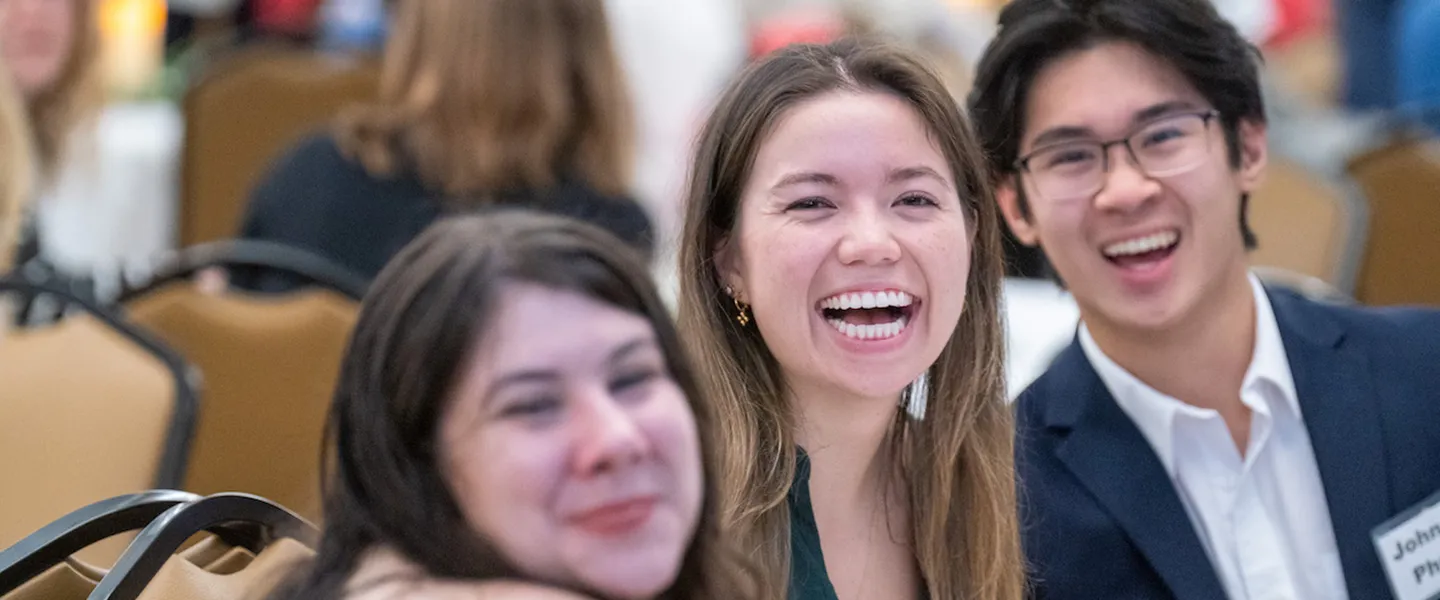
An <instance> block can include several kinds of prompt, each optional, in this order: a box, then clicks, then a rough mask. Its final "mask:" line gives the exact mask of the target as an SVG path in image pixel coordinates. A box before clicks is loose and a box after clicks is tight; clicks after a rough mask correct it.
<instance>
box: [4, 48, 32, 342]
mask: <svg viewBox="0 0 1440 600" xmlns="http://www.w3.org/2000/svg"><path fill="white" fill-rule="evenodd" d="M30 154H31V149H30V136H29V131H28V129H27V128H26V125H25V112H24V107H23V103H22V102H21V100H20V97H19V96H18V95H16V93H15V90H14V87H13V86H12V85H11V84H10V79H9V77H8V76H7V75H6V73H5V71H4V69H3V68H0V272H7V273H8V272H9V271H10V270H11V269H12V268H14V266H15V265H14V261H15V246H16V239H17V238H18V237H19V235H20V221H21V218H22V215H23V214H24V207H25V203H26V201H27V200H28V199H29V195H30V182H31V179H32V177H33V174H32V170H33V169H34V165H33V162H32V157H31V155H30ZM0 322H3V321H0Z"/></svg>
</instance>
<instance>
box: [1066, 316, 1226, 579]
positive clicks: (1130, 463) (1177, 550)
mask: <svg viewBox="0 0 1440 600" xmlns="http://www.w3.org/2000/svg"><path fill="white" fill-rule="evenodd" d="M1054 368H1056V369H1057V370H1058V372H1057V373H1056V374H1057V375H1062V376H1060V377H1055V378H1052V380H1051V387H1050V389H1049V390H1047V397H1048V398H1049V402H1050V406H1049V410H1047V414H1046V420H1047V426H1049V427H1052V428H1059V429H1068V430H1069V435H1068V436H1066V438H1065V440H1064V441H1063V442H1062V443H1061V444H1060V446H1059V447H1058V448H1057V450H1056V454H1057V455H1058V457H1059V459H1060V460H1061V461H1062V462H1063V463H1064V464H1065V466H1066V467H1067V468H1069V469H1070V472H1071V473H1073V474H1074V475H1075V477H1076V478H1077V479H1079V480H1080V482H1081V483H1082V484H1083V485H1084V486H1085V488H1086V489H1088V490H1089V491H1090V493H1091V494H1093V495H1094V496H1095V498H1096V499H1097V500H1098V501H1099V502H1100V504H1101V505H1102V506H1103V507H1104V508H1105V510H1106V511H1107V512H1108V513H1109V514H1110V516H1111V517H1112V518H1113V519H1114V520H1115V522H1116V523H1118V524H1119V525H1120V527H1121V529H1123V530H1124V531H1125V533H1126V535H1127V536H1129V538H1130V539H1131V541H1133V542H1134V544H1135V547H1136V548H1138V549H1139V550H1140V553H1141V554H1143V555H1144V556H1145V558H1146V560H1148V561H1149V563H1150V566H1151V567H1152V568H1154V569H1155V571H1156V572H1157V573H1159V574H1160V578H1161V579H1163V580H1164V581H1165V584H1166V585H1167V586H1169V588H1170V591H1171V593H1172V594H1174V596H1175V598H1177V599H1179V600H1187V599H1194V600H1201V599H1213V598H1224V597H1225V592H1224V590H1223V588H1222V587H1221V585H1220V580H1219V578H1218V577H1217V576H1216V575H1215V569H1214V568H1213V567H1212V566H1211V563H1210V559H1209V556H1208V555H1207V554H1206V553H1205V550H1204V548H1203V547H1202V546H1201V544H1200V539H1199V537H1198V536H1197V535H1196V533H1195V528H1194V525H1193V524H1192V523H1191V522H1190V517H1189V515H1187V514H1186V512H1185V507H1184V505H1183V504H1181V503H1180V497H1179V496H1178V495H1177V494H1176V492H1175V488H1174V485H1173V484H1172V483H1171V481H1170V476H1169V475H1168V474H1167V473H1166V472H1165V467H1164V466H1163V465H1161V464H1160V459H1159V458H1157V457H1156V456H1155V452H1154V450H1153V449H1151V447H1150V444H1149V443H1148V442H1146V441H1145V437H1144V435H1143V434H1141V433H1140V430H1139V429H1138V428H1137V427H1136V426H1135V424H1134V423H1133V422H1132V421H1131V420H1130V418H1129V416H1128V415H1126V414H1125V412H1124V411H1123V410H1121V409H1120V406H1119V405H1118V404H1116V403H1115V399H1114V398H1113V397H1112V396H1111V395H1110V391H1109V390H1108V389H1107V388H1106V387H1105V384H1104V382H1102V381H1101V380H1100V377H1099V375H1097V374H1096V373H1095V369H1094V368H1093V367H1092V366H1091V365H1090V361H1089V360H1088V359H1086V358H1085V354H1084V351H1082V350H1081V349H1080V345H1079V344H1078V343H1074V344H1071V345H1070V347H1069V348H1067V349H1066V350H1065V352H1064V353H1063V354H1062V355H1061V356H1060V358H1059V359H1058V360H1057V361H1056V363H1055V367H1054Z"/></svg>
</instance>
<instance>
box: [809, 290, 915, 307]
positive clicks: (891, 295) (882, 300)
mask: <svg viewBox="0 0 1440 600" xmlns="http://www.w3.org/2000/svg"><path fill="white" fill-rule="evenodd" d="M913 302H914V299H913V298H912V297H911V296H910V294H907V293H905V292H895V291H878V292H851V293H848V294H837V295H835V296H831V297H829V298H826V299H825V300H823V301H821V302H820V306H821V307H822V308H828V309H830V310H854V309H857V308H888V307H891V306H896V307H899V306H910V305H911V304H912V303H913Z"/></svg>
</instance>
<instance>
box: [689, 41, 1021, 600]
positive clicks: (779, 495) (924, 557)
mask: <svg viewBox="0 0 1440 600" xmlns="http://www.w3.org/2000/svg"><path fill="white" fill-rule="evenodd" d="M834 91H856V92H879V93H886V94H892V95H894V96H896V97H898V98H901V99H902V100H904V101H905V102H906V103H907V104H909V105H910V107H911V108H912V109H914V111H915V113H916V114H917V115H919V116H920V117H921V118H922V120H923V121H924V122H925V123H926V125H927V126H928V128H929V130H930V135H931V136H932V140H933V141H934V143H935V144H936V145H937V146H938V147H939V148H940V150H941V151H942V153H943V155H944V157H945V159H946V161H947V162H948V164H949V166H950V169H951V171H952V175H953V177H954V179H955V181H956V184H957V189H958V190H959V195H960V199H961V202H962V204H963V205H964V209H965V212H966V216H967V221H968V222H969V223H970V226H971V228H972V229H973V231H972V240H973V242H972V252H971V260H970V273H969V289H968V290H967V292H966V296H965V306H964V312H963V313H962V315H961V317H960V321H959V324H958V325H957V326H956V328H955V332H954V334H953V335H952V336H951V339H950V342H949V343H948V344H947V345H946V346H945V348H944V350H943V351H942V352H941V354H940V357H939V359H938V360H937V362H936V364H935V366H934V368H933V374H934V375H933V383H932V386H931V395H930V402H929V411H928V415H927V416H926V417H925V419H924V420H922V421H912V420H909V419H908V418H906V417H904V416H903V413H902V412H901V411H897V416H896V419H895V422H894V424H893V426H892V431H891V436H890V438H891V439H892V440H893V441H894V443H895V444H896V448H897V449H898V451H897V452H895V453H894V456H895V460H896V463H897V464H896V465H895V468H896V470H897V471H896V472H899V473H902V474H903V485H904V488H905V494H906V496H907V501H908V502H909V513H910V515H911V528H912V531H911V532H910V535H909V538H910V539H912V540H914V541H913V543H914V553H915V557H916V561H917V563H918V567H919V571H920V573H921V575H922V576H923V578H924V581H925V587H926V589H927V590H928V592H929V597H930V598H934V599H936V600H942V599H943V600H955V599H977V600H1018V599H1019V598H1021V596H1022V593H1023V587H1024V576H1023V573H1024V567H1023V559H1022V557H1021V553H1020V542H1019V533H1018V526H1017V515H1016V498H1015V496H1016V490H1015V474H1014V456H1013V446H1014V440H1013V435H1014V432H1013V429H1012V418H1011V414H1010V409H1009V407H1008V405H1007V403H1006V400H1005V383H1004V375H1003V371H1002V363H1001V361H1002V356H1003V354H1004V347H1003V337H1002V331H1001V322H1000V314H999V302H1000V294H1001V277H1002V264H1001V246H1000V236H999V232H1000V229H999V228H1000V225H999V222H998V220H997V216H996V208H995V205H994V201H993V198H992V193H991V190H990V187H989V185H988V183H987V180H986V177H985V172H984V170H983V167H982V165H983V164H984V163H983V162H982V160H981V156H980V150H979V146H978V145H977V143H976V141H975V139H974V136H973V134H972V133H971V131H970V128H969V126H968V124H967V123H966V121H965V120H964V117H963V116H962V114H961V112H960V109H959V106H958V104H957V102H956V100H955V99H954V98H953V97H952V96H951V95H950V94H948V93H947V92H946V89H945V87H944V85H943V84H942V83H941V81H940V79H939V78H938V77H937V76H936V75H935V74H934V72H933V71H932V70H931V69H929V68H927V67H926V66H925V65H924V64H922V62H921V61H920V60H918V59H917V58H915V57H914V56H912V55H910V54H908V53H905V52H903V51H900V50H897V49H893V48H889V47H885V46H880V45H872V44H866V43H861V42H856V41H850V40H846V41H840V42H836V43H834V44H830V45H824V46H814V45H812V46H792V47H790V48H788V49H786V50H782V51H780V52H778V53H776V54H774V55H772V56H770V57H769V58H767V59H765V60H763V61H761V62H759V63H757V64H755V65H752V66H751V67H750V68H749V69H748V70H747V71H745V72H744V73H743V74H742V75H741V76H740V77H739V79H738V80H737V81H736V82H735V83H733V84H732V85H731V87H730V88H729V89H728V90H727V91H726V92H725V94H724V95H723V97H722V98H721V100H720V102H719V104H718V106H717V108H716V109H715V111H714V113H713V114H712V115H711V117H710V119H709V121H708V122H707V123H706V125H705V128H704V131H703V133H702V134H701V137H700V140H699V144H698V148H697V150H696V155H695V160H694V163H693V165H692V170H691V179H690V187H689V192H688V196H687V198H686V202H687V204H686V208H685V225H684V230H683V234H682V235H683V237H682V243H681V254H680V273H679V277H680V297H679V326H680V330H681V333H682V335H683V339H684V340H685V341H686V343H687V344H688V347H689V349H690V352H691V355H692V356H693V357H694V358H695V359H696V372H697V374H698V375H699V379H700V383H701V385H702V386H703V389H704V393H705V397H706V398H708V399H709V400H710V401H711V402H713V403H714V410H713V412H714V413H715V416H716V420H715V427H716V428H717V429H716V430H715V439H716V441H717V442H719V448H720V450H721V451H722V452H723V453H724V456H723V459H722V461H721V468H722V470H721V490H722V491H723V493H724V494H725V498H724V500H725V501H724V504H723V506H724V509H725V511H726V515H727V522H728V524H729V526H730V527H732V534H733V535H735V536H736V538H737V540H738V541H739V542H740V543H741V544H742V550H744V551H746V552H747V553H749V554H750V556H751V557H752V558H753V559H755V560H756V562H757V563H759V565H760V567H761V569H762V571H763V573H764V580H765V582H766V583H767V584H768V585H769V586H770V587H771V588H772V589H775V590H784V589H786V587H787V586H786V582H787V581H788V579H787V578H788V574H789V563H790V523H789V513H788V509H787V506H786V495H787V493H788V492H789V490H790V487H791V484H792V481H793V479H794V474H795V466H796V462H795V461H796V442H795V435H794V427H795V414H794V408H793V407H792V406H790V405H789V403H788V401H787V396H786V392H785V389H786V388H785V381H784V379H783V376H782V370H781V367H780V365H779V364H777V362H776V360H775V357H774V356H773V355H772V354H771V353H770V351H769V350H768V349H767V348H766V346H765V341H764V340H763V339H762V338H761V336H760V334H759V331H758V330H757V329H756V328H754V327H745V326H741V325H739V324H738V323H737V322H736V321H735V319H734V313H733V311H734V307H733V304H732V303H731V302H730V299H729V297H728V296H727V295H725V294H724V293H723V292H722V291H721V288H722V284H721V282H720V280H719V278H718V275H717V271H716V267H715V264H714V253H715V250H716V248H717V247H718V245H719V244H720V243H721V242H722V240H724V239H726V238H727V236H729V235H731V234H732V233H733V231H734V226H735V222H736V214H737V210H738V207H739V204H740V201H741V192H742V190H743V189H744V187H745V183H746V180H747V179H748V178H749V176H750V171H751V169H752V163H753V162H754V160H755V155H756V153H757V152H758V151H759V148H760V145H761V144H762V143H763V142H764V140H765V137H766V136H767V135H768V133H769V131H770V130H771V128H772V127H773V126H774V124H775V123H776V121H777V120H778V119H779V118H780V117H781V116H782V115H783V114H784V113H785V112H786V111H787V110H789V109H790V108H791V107H793V106H794V105H795V104H796V103H798V102H802V101H804V100H806V99H808V98H813V97H815V96H818V95H821V94H825V93H829V92H834ZM916 375H917V376H918V375H919V373H916Z"/></svg>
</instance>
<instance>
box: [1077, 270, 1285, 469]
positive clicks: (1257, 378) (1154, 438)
mask: <svg viewBox="0 0 1440 600" xmlns="http://www.w3.org/2000/svg"><path fill="white" fill-rule="evenodd" d="M1249 280H1250V287H1251V290H1252V292H1253V293H1254V295H1255V347H1254V350H1253V351H1252V353H1251V356H1250V366H1249V367H1248V368H1247V369H1246V371H1245V377H1244V379H1243V380H1242V381H1243V382H1242V384H1241V390H1237V391H1240V392H1242V397H1260V398H1267V399H1268V398H1272V397H1273V395H1272V394H1269V393H1264V391H1263V390H1261V393H1259V394H1244V393H1243V392H1246V391H1250V390H1252V389H1256V388H1259V387H1262V386H1264V385H1265V384H1270V385H1272V386H1273V389H1275V390H1278V391H1279V392H1280V393H1279V396H1281V397H1282V398H1283V399H1284V400H1283V403H1284V405H1285V406H1286V407H1288V408H1289V410H1290V412H1291V414H1293V415H1296V416H1297V417H1298V416H1299V415H1300V404H1299V401H1298V400H1297V399H1296V392H1295V380H1294V378H1293V377H1292V375H1291V373H1290V361H1289V359H1288V358H1287V357H1286V355H1285V345H1284V343H1283V341H1282V340H1281V338H1280V327H1279V324H1278V323H1277V322H1276V321H1275V311H1274V308H1273V307H1272V306H1271V305H1270V298H1269V296H1267V295H1266V293H1265V287H1264V286H1262V285H1261V284H1260V280H1259V278H1257V277H1255V275H1254V274H1250V275H1249ZM1079 338H1080V349H1081V350H1083V351H1084V352H1085V358H1087V359H1088V360H1089V361H1090V364H1091V366H1093V367H1094V368H1095V373H1096V374H1097V375H1099V376H1100V381H1102V382H1103V383H1104V384H1105V387H1106V389H1108V390H1110V395H1111V396H1113V397H1114V398H1115V403H1116V404H1119V405H1120V409H1121V410H1123V411H1125V414H1126V415H1127V416H1129V417H1130V420H1131V421H1133V422H1134V423H1135V426H1136V427H1137V428H1139V429H1140V433H1141V434H1142V435H1144V436H1145V441H1147V442H1149V443H1150V446H1151V448H1154V450H1155V454H1156V456H1157V457H1158V458H1159V459H1160V463H1161V464H1162V465H1164V466H1165V472H1166V473H1169V474H1170V476H1171V477H1174V476H1175V441H1174V440H1175V433H1174V431H1175V419H1176V417H1177V416H1180V415H1186V416H1191V417H1196V418H1204V417H1207V416H1208V415H1210V414H1213V412H1214V411H1211V410H1208V409H1201V408H1196V407H1194V406H1191V405H1189V404H1186V403H1184V402H1181V401H1180V400H1178V399H1176V398H1172V397H1170V396H1167V395H1165V394H1163V393H1161V392H1159V391H1158V390H1156V389H1155V388H1152V387H1150V386H1149V385H1147V384H1146V383H1145V382H1143V381H1140V380H1139V379H1137V378H1136V377H1135V376H1134V375H1132V374H1131V373H1130V372H1129V371H1126V370H1125V368H1124V367H1121V366H1120V365H1119V364H1116V362H1115V361H1114V360H1111V359H1110V357H1109V356H1107V355H1106V354H1105V352H1104V351H1103V350H1101V349H1100V346H1099V344H1096V343H1095V338H1094V337H1093V336H1091V335H1090V329H1089V328H1088V327H1087V326H1086V325H1085V323H1084V322H1083V321H1082V322H1081V323H1080V333H1079ZM1246 403H1247V404H1250V401H1249V400H1246ZM1252 408H1254V407H1253V405H1252ZM1271 408H1272V409H1273V407H1271Z"/></svg>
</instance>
